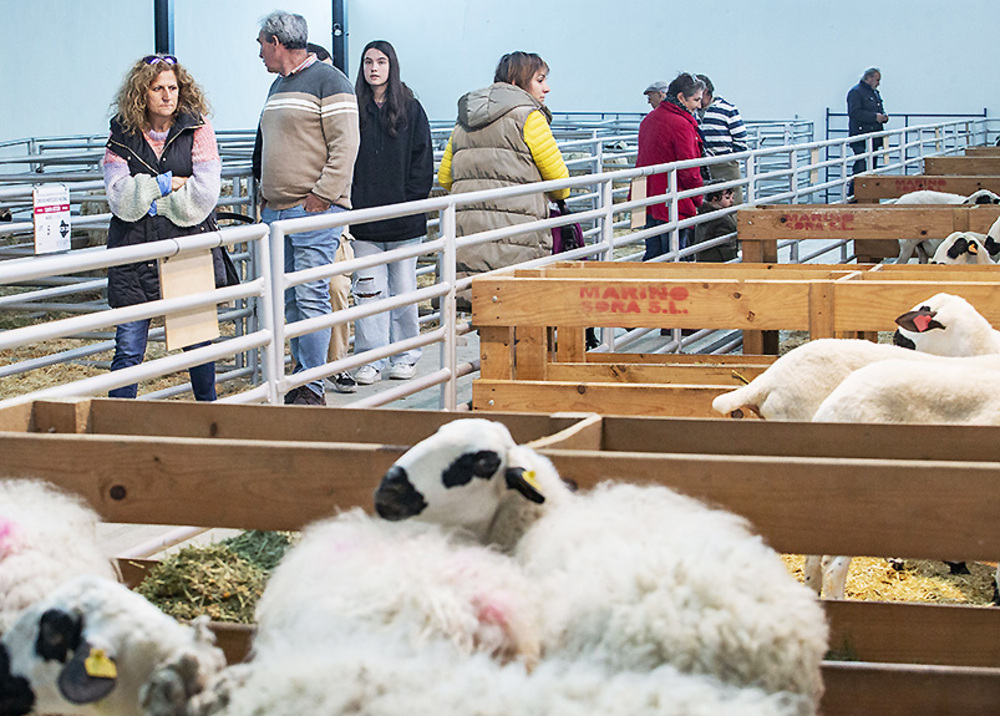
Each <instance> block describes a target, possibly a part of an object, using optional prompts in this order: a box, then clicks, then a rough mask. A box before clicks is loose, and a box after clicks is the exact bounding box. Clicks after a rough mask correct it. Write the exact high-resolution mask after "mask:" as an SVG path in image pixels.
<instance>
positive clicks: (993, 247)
mask: <svg viewBox="0 0 1000 716" xmlns="http://www.w3.org/2000/svg"><path fill="white" fill-rule="evenodd" d="M983 246H984V247H986V250H987V251H988V252H989V253H990V254H996V253H1000V243H998V242H997V240H996V239H994V238H993V237H992V236H987V237H986V241H984V242H983Z"/></svg>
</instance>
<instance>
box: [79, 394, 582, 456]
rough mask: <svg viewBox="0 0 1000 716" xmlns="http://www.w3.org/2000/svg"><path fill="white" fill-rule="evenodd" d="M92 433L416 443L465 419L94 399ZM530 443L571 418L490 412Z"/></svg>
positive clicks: (412, 412)
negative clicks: (439, 429)
mask: <svg viewBox="0 0 1000 716" xmlns="http://www.w3.org/2000/svg"><path fill="white" fill-rule="evenodd" d="M90 406H91V414H90V431H91V432H92V433H95V434H107V435H149V436H160V437H190V438H216V439H220V440H221V439H230V440H232V439H242V440H295V441H302V442H331V441H336V442H347V443H374V444H381V443H392V444H398V445H413V444H414V443H416V442H418V441H420V440H423V439H424V438H425V437H427V436H428V435H430V434H431V433H433V432H434V431H435V430H437V429H438V428H439V427H441V426H442V425H444V424H445V423H448V422H451V421H452V420H455V419H456V418H459V417H461V416H460V415H458V414H456V413H446V412H442V411H436V410H364V409H357V408H338V409H337V410H302V409H300V408H293V407H290V406H283V405H280V406H279V405H230V404H223V403H192V402H180V401H146V400H133V401H123V400H108V399H94V400H91V401H90ZM487 417H489V418H490V419H492V420H499V421H500V422H502V423H504V425H506V426H507V428H508V429H509V430H510V431H511V435H513V436H514V439H515V440H517V441H518V442H527V441H529V440H534V439H535V438H538V437H540V436H543V435H548V434H550V433H552V432H555V431H556V430H560V429H562V428H563V427H566V425H568V424H569V423H570V422H571V421H570V420H568V419H563V418H553V417H551V416H548V415H523V414H510V415H490V416H487Z"/></svg>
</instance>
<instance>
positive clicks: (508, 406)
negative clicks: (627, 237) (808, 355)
mask: <svg viewBox="0 0 1000 716" xmlns="http://www.w3.org/2000/svg"><path fill="white" fill-rule="evenodd" d="M970 269H972V270H970ZM998 289H1000V275H998V274H997V273H996V271H995V269H994V268H993V267H990V266H974V267H969V266H911V267H907V266H884V265H876V266H845V265H823V264H807V265H789V264H782V265H779V264H763V265H760V264H738V265H725V264H691V263H671V264H639V265H634V264H620V263H610V264H606V263H601V262H584V263H575V264H574V263H566V264H555V265H553V266H550V267H546V268H543V269H531V270H514V271H510V272H505V273H501V274H494V275H492V276H485V277H482V278H477V279H475V280H474V281H473V288H472V294H473V297H472V303H473V321H474V323H475V324H476V325H477V326H478V327H479V340H480V376H481V377H480V378H479V379H478V380H477V381H475V382H474V384H473V408H474V409H477V410H500V411H520V410H524V411H529V412H532V411H559V410H571V411H593V412H599V413H605V414H629V415H673V416H680V417H708V416H713V415H715V413H714V412H713V411H712V409H711V401H712V399H713V398H714V397H715V396H716V395H718V394H719V393H721V392H725V391H728V390H732V388H733V387H735V386H737V385H739V384H740V383H741V382H742V380H741V378H745V379H747V380H752V378H753V376H755V375H756V374H757V373H759V372H760V371H761V370H763V369H764V368H766V367H767V365H769V364H770V361H769V360H766V361H764V360H761V359H760V358H751V359H749V365H748V366H747V368H746V370H743V369H742V368H741V367H740V366H739V365H737V363H738V361H737V360H736V359H734V357H732V356H690V357H678V356H671V357H668V358H663V359H657V362H656V364H653V363H652V362H651V361H650V360H648V359H647V358H645V357H643V356H638V355H634V354H633V355H629V354H615V355H613V356H609V357H600V354H597V353H588V352H586V351H585V350H584V344H583V332H584V329H585V328H586V327H588V326H626V327H628V326H648V327H652V328H714V329H740V330H743V331H744V345H743V352H744V353H745V354H747V355H759V354H761V353H762V352H763V350H764V348H765V346H764V344H763V338H762V336H761V333H760V332H761V331H777V330H779V329H782V330H798V331H809V332H810V334H811V336H812V337H813V338H830V337H847V336H855V335H858V334H868V335H870V334H873V333H875V332H877V331H891V330H894V329H895V323H894V319H895V318H896V317H897V316H899V315H900V314H902V313H904V312H906V311H908V310H910V308H912V307H913V306H914V305H916V304H918V303H920V302H921V301H923V300H925V299H927V298H929V297H930V296H932V295H933V294H935V293H939V292H948V293H955V294H958V295H960V296H963V297H964V298H966V299H967V300H969V301H970V302H972V303H973V305H976V306H980V307H982V312H983V315H984V316H986V318H987V319H988V320H990V321H993V322H1000V306H997V304H996V301H994V300H993V297H994V296H995V295H996V291H997V290H998ZM754 340H756V343H754ZM747 360H748V359H746V358H740V359H739V361H747ZM595 361H599V362H600V365H593V363H594V362H595ZM692 363H693V364H694V365H691V364H692ZM668 365H669V367H667V366H668Z"/></svg>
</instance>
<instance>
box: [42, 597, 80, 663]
mask: <svg viewBox="0 0 1000 716" xmlns="http://www.w3.org/2000/svg"><path fill="white" fill-rule="evenodd" d="M82 628H83V623H82V621H81V619H80V617H79V616H76V615H73V614H69V613H67V612H64V611H63V610H61V609H49V610H47V611H46V612H45V613H44V614H42V616H41V618H40V619H39V620H38V638H37V639H35V653H36V654H38V656H40V657H41V658H42V659H44V660H45V661H58V662H61V663H63V664H65V663H66V657H67V656H69V652H71V651H76V649H77V647H78V646H79V645H80V632H81V630H82Z"/></svg>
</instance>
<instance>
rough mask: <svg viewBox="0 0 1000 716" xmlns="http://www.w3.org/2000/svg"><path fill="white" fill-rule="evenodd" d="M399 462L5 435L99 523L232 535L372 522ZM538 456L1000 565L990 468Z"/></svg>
mask: <svg viewBox="0 0 1000 716" xmlns="http://www.w3.org/2000/svg"><path fill="white" fill-rule="evenodd" d="M720 422H721V421H720ZM730 425H733V424H732V423H730ZM662 437H663V439H666V437H667V433H666V431H664V433H663V436H662ZM402 452H403V448H402V447H399V448H395V447H392V446H377V445H350V446H348V445H341V444H335V443H328V444H311V443H292V442H287V443H266V442H252V441H219V440H198V439H164V438H160V439H153V438H131V437H105V436H98V435H87V436H83V435H17V434H7V435H4V436H0V453H2V454H3V455H4V456H5V460H4V462H5V472H6V474H8V475H10V476H12V477H30V476H34V477H39V478H44V479H48V480H51V481H52V482H54V483H55V484H58V485H61V486H63V487H65V488H66V489H69V490H71V491H74V492H77V493H78V494H80V495H81V496H82V497H84V498H85V499H86V500H87V501H88V502H90V504H92V505H93V507H94V508H95V509H96V510H97V511H98V512H99V513H100V515H101V516H102V518H103V519H104V520H105V521H109V522H121V523H135V524H166V525H192V526H202V527H231V528H236V529H265V530H297V529H301V527H302V526H303V525H305V524H307V523H309V522H313V521H315V520H317V519H321V518H324V517H328V516H329V515H331V514H333V512H334V510H335V509H336V508H340V509H347V508H350V507H353V506H356V505H357V506H361V507H363V508H365V509H370V508H371V500H372V498H371V495H372V491H373V490H374V488H375V486H376V484H377V483H378V481H379V479H380V478H381V476H382V475H383V474H384V472H385V471H386V469H387V468H388V467H389V466H390V465H391V463H392V462H393V461H395V460H396V459H397V458H398V457H399V456H400V455H401V454H402ZM542 452H543V454H545V455H546V456H547V457H549V458H550V459H551V460H553V462H554V464H555V466H556V468H557V469H558V470H559V472H560V474H562V475H564V476H566V477H569V478H572V479H574V480H576V482H577V483H578V484H580V486H581V487H582V488H584V489H586V488H588V487H591V486H593V485H595V484H597V483H598V482H601V481H604V480H608V479H619V480H625V481H628V482H636V483H662V484H667V485H670V486H672V487H674V488H675V489H678V490H680V491H681V492H684V493H687V494H690V495H692V496H695V497H698V498H701V499H705V500H708V501H709V502H710V503H712V504H717V505H720V506H722V507H726V508H728V509H731V510H733V511H735V512H737V513H738V514H741V515H743V516H744V517H746V518H747V519H748V520H750V522H751V523H752V524H753V525H754V526H755V527H756V529H757V530H759V531H760V533H761V534H762V535H763V536H764V538H765V539H767V540H768V542H769V543H770V544H771V545H772V546H773V547H774V548H775V549H777V550H779V551H782V552H790V553H796V554H853V555H872V554H874V555H895V556H899V557H918V558H927V559H955V558H956V556H961V557H963V558H965V559H969V560H989V559H995V558H996V556H997V555H1000V521H998V520H996V519H995V511H996V510H995V508H996V505H997V504H998V503H1000V481H998V480H997V479H996V474H997V471H998V470H1000V463H997V462H958V461H948V462H946V461H920V462H918V461H901V460H896V461H893V460H858V459H847V458H833V459H830V458H798V457H791V458H787V457H767V456H765V457H756V456H746V455H693V454H692V455H679V454H654V453H609V452H605V451H586V450H543V451H542ZM68 465H73V466H74V468H73V469H72V470H70V469H67V466H68Z"/></svg>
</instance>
